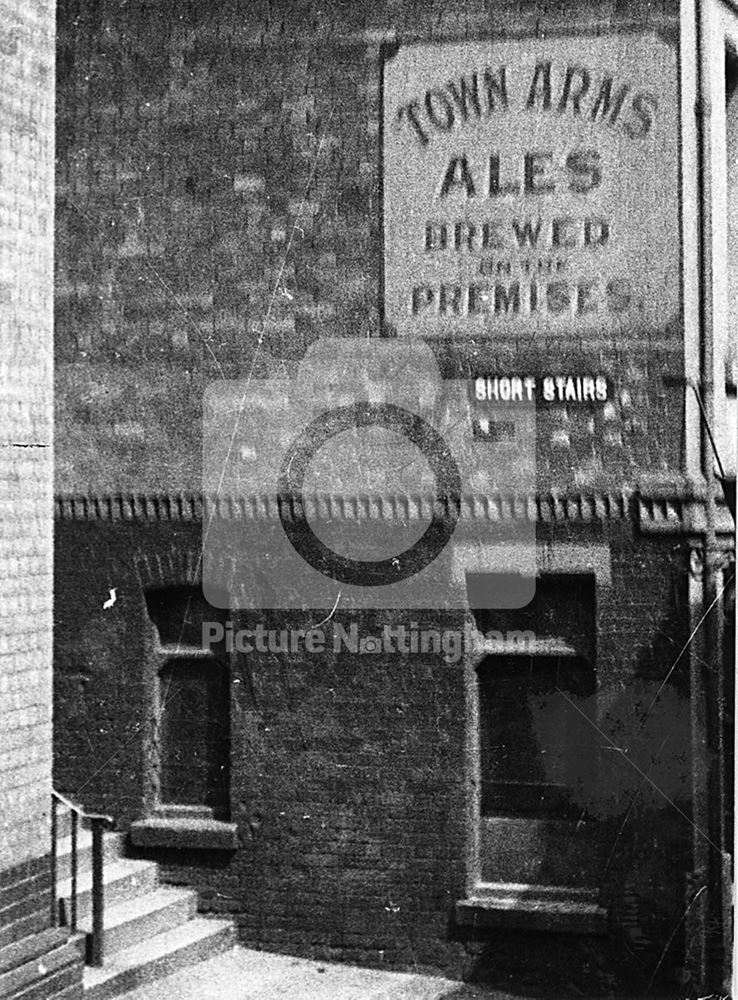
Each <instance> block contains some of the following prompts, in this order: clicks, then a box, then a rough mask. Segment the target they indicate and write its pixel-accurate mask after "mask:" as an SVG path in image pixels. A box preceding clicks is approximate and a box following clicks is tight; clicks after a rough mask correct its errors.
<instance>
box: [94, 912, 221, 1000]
mask: <svg viewBox="0 0 738 1000" xmlns="http://www.w3.org/2000/svg"><path fill="white" fill-rule="evenodd" d="M234 943H235V930H234V927H233V924H232V923H231V922H230V921H228V920H212V919H210V918H205V917H195V918H194V919H192V920H188V921H187V922H186V923H184V924H181V925H180V926H179V927H175V928H174V929H173V930H169V931H164V932H163V933H161V934H157V935H155V936H154V937H152V938H150V939H149V940H148V941H145V942H143V943H140V944H136V945H133V946H132V947H130V948H125V949H124V950H123V951H119V952H117V953H116V954H113V955H111V956H110V957H109V958H108V960H107V961H106V963H105V964H104V965H103V966H102V967H101V968H92V967H88V968H86V969H85V975H84V995H85V998H86V1000H107V998H109V997H114V996H118V995H119V994H121V993H124V992H125V991H126V990H132V989H133V988H134V987H136V986H141V985H143V984H145V983H150V982H152V981H153V980H155V979H159V978H161V977H162V976H167V975H169V974H170V973H172V972H176V971H177V970H178V969H182V968H185V967H187V966H191V965H194V964H196V963H197V962H199V961H201V960H202V959H204V958H210V957H212V956H213V955H214V954H217V953H219V952H223V951H227V950H229V949H230V948H232V947H233V945H234Z"/></svg>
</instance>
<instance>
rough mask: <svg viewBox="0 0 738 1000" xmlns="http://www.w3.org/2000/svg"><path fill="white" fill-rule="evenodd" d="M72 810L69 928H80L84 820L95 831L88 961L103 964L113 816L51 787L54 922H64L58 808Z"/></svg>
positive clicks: (73, 929) (52, 903) (74, 929)
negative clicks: (108, 833) (108, 834)
mask: <svg viewBox="0 0 738 1000" xmlns="http://www.w3.org/2000/svg"><path fill="white" fill-rule="evenodd" d="M59 806H62V807H63V808H65V809H67V810H69V813H70V814H71V822H72V825H71V839H72V852H71V883H72V892H71V905H70V913H69V927H70V929H71V930H72V931H76V930H77V882H78V867H79V866H78V860H79V859H78V852H77V841H78V833H79V824H80V821H83V822H85V823H87V824H89V827H90V832H91V833H92V933H91V935H90V936H89V939H88V948H87V949H86V957H85V961H86V962H87V964H88V965H102V964H103V952H104V938H105V931H104V926H103V920H104V912H105V893H104V886H103V833H104V831H105V830H106V829H109V828H110V827H111V826H112V825H113V818H112V816H106V815H105V814H104V813H90V812H87V811H86V810H84V809H83V808H82V807H81V806H78V805H76V804H75V803H74V802H71V801H70V800H69V799H68V798H67V797H66V796H65V795H62V793H61V792H57V791H56V790H55V789H52V790H51V923H52V926H53V927H58V926H59V924H60V923H61V913H60V910H59V898H58V890H57V869H58V865H57V858H58V840H59V823H58V815H57V813H58V808H59Z"/></svg>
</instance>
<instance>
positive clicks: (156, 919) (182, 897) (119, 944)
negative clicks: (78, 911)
mask: <svg viewBox="0 0 738 1000" xmlns="http://www.w3.org/2000/svg"><path fill="white" fill-rule="evenodd" d="M196 913H197V893H196V892H195V891H194V890H193V889H176V888H169V887H167V888H161V889H156V890H154V891H153V892H148V893H146V895H144V896H139V897H136V898H134V899H130V900H127V901H126V902H124V903H119V904H118V905H117V906H111V907H106V909H105V959H106V962H107V961H108V959H109V957H110V956H111V955H113V954H115V953H116V952H119V951H123V950H124V949H126V948H130V947H132V946H133V945H134V944H137V943H138V942H141V941H148V940H149V939H150V938H153V937H155V936H156V935H157V934H162V933H164V932H165V931H169V930H173V929H174V928H175V927H178V926H179V925H180V924H183V923H184V922H185V921H187V920H190V919H191V918H192V917H194V916H195V914H196ZM80 929H81V930H84V931H86V932H87V933H90V932H91V931H92V924H91V921H90V920H89V918H88V919H87V920H85V921H84V922H83V923H82V925H81V927H80Z"/></svg>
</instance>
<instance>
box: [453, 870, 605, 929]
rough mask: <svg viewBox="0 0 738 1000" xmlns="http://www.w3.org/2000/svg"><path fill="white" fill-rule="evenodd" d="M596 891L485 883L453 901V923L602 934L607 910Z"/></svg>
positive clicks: (466, 925)
mask: <svg viewBox="0 0 738 1000" xmlns="http://www.w3.org/2000/svg"><path fill="white" fill-rule="evenodd" d="M596 895H597V894H596V892H595V891H594V890H587V889H569V888H567V887H565V886H545V885H523V884H517V883H507V882H506V883H502V882H500V883H485V884H483V885H479V886H477V888H476V890H475V892H474V894H473V895H472V896H470V897H469V898H468V899H461V900H459V901H458V902H457V903H456V922H457V923H458V924H461V925H462V926H465V927H474V928H479V929H485V928H494V927H507V928H515V929H519V930H536V931H551V932H553V933H568V934H605V933H606V932H607V910H605V909H604V908H603V907H602V906H600V905H599V904H598V903H597V902H596Z"/></svg>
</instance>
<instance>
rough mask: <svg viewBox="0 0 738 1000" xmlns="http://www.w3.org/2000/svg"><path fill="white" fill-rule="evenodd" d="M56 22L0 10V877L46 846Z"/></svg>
mask: <svg viewBox="0 0 738 1000" xmlns="http://www.w3.org/2000/svg"><path fill="white" fill-rule="evenodd" d="M53 15H54V11H53V4H51V3H47V2H44V0H34V2H29V3H25V2H24V3H21V2H15V0H3V2H2V3H0V25H1V26H2V27H0V73H1V74H2V78H3V96H2V102H1V103H0V245H1V247H2V249H0V300H1V301H2V319H0V358H1V359H2V360H0V417H1V419H0V480H1V481H2V490H1V491H0V522H1V524H2V528H1V529H0V868H11V867H13V868H15V867H16V866H18V865H20V864H22V863H23V862H26V861H27V860H29V859H32V858H35V857H38V856H39V855H42V854H45V853H47V851H48V843H49V803H50V790H51V594H52V591H51V561H52V557H51V552H52V548H51V531H52V507H51V488H52V487H51V476H52V471H51V443H52V424H51V420H52V407H51V392H52V358H51V336H52V334H51V331H52V304H53V297H52V284H51V281H52V273H51V268H52V238H53V237H52V223H53V201H52V192H53V162H54V143H53V107H54V104H53V101H54V49H53V40H54V23H53Z"/></svg>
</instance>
